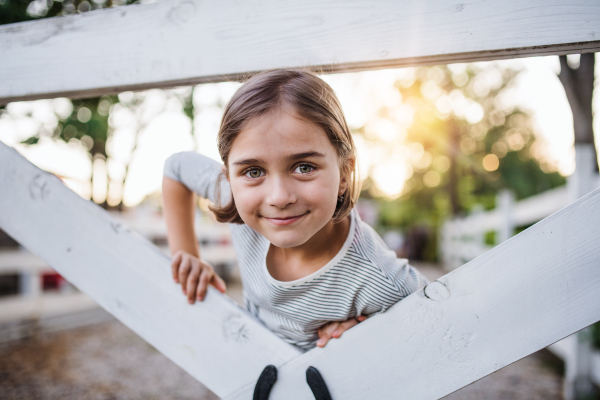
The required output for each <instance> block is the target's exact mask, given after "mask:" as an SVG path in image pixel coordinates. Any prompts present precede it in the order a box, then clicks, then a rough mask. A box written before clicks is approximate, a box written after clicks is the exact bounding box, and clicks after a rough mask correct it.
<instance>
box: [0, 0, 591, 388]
mask: <svg viewBox="0 0 600 400" xmlns="http://www.w3.org/2000/svg"><path fill="white" fill-rule="evenodd" d="M134 3H138V2H137V1H136V2H131V1H128V0H127V1H125V0H122V1H111V0H105V1H90V2H88V1H86V0H84V1H79V0H63V1H52V0H35V1H29V0H23V1H22V0H0V24H9V23H15V22H22V21H27V20H34V19H39V18H48V17H57V16H61V15H69V14H73V13H82V12H87V11H91V10H96V9H101V8H107V7H118V6H125V5H128V4H134ZM142 3H143V2H142ZM56 57H60V54H57V55H56ZM599 64H600V63H595V55H593V54H591V55H590V54H588V55H583V56H579V55H570V56H566V57H564V56H563V57H558V56H551V57H536V58H522V59H514V60H506V61H495V62H478V63H468V64H452V65H440V66H428V67H415V68H401V69H389V70H379V71H368V72H359V73H345V74H334V75H323V76H322V78H323V79H324V80H325V81H326V82H328V83H329V84H330V85H331V86H332V87H333V89H334V90H335V92H336V93H337V95H338V97H339V99H340V101H341V103H342V106H343V108H344V112H345V115H346V118H347V121H348V124H349V125H350V127H351V129H352V132H353V136H354V140H355V143H356V146H357V148H358V159H359V176H360V180H361V181H362V188H363V190H362V193H361V198H360V201H359V203H358V205H357V209H358V211H359V213H360V214H361V216H362V218H363V220H365V221H366V222H368V223H369V224H370V225H372V226H373V227H374V228H376V229H377V231H378V232H379V233H380V234H381V236H382V237H383V238H384V240H385V241H386V243H387V244H388V246H389V247H390V248H391V249H393V250H394V251H396V253H397V254H398V256H399V257H406V258H409V260H410V261H411V263H413V264H415V265H416V266H417V267H418V268H420V269H421V270H422V271H423V273H425V274H426V275H427V276H428V277H429V278H430V279H436V278H437V277H439V276H441V275H443V274H445V273H447V272H449V271H451V270H453V269H455V268H457V267H459V266H460V265H462V264H464V263H466V262H468V261H470V260H471V259H473V258H475V257H477V256H478V255H480V254H482V253H484V252H485V251H487V250H489V249H490V248H492V247H494V246H495V245H497V244H499V243H501V242H502V241H504V240H506V239H508V238H510V237H511V236H513V235H514V234H517V233H519V232H521V231H523V230H524V229H526V228H528V227H529V226H531V225H533V224H534V223H536V222H537V221H539V220H541V219H542V218H544V217H546V216H548V215H550V214H551V213H553V212H555V211H557V210H559V209H560V208H562V207H564V206H566V205H567V204H569V203H570V202H571V201H573V200H574V194H573V190H574V189H573V188H572V186H573V184H570V183H569V182H570V181H572V180H573V179H572V177H573V176H574V174H575V172H576V164H577V167H578V168H577V170H578V171H579V170H582V169H587V170H589V171H593V172H597V169H598V163H597V153H596V152H595V147H594V138H593V135H592V129H591V127H595V128H596V129H595V131H599V127H598V126H597V124H599V123H600V121H599V120H598V119H596V120H595V121H594V120H593V117H592V116H593V114H592V110H597V109H598V107H599V106H600V104H599V101H598V99H597V98H595V99H594V101H593V100H592V90H593V88H594V73H593V72H594V70H595V69H598V68H600V66H599ZM590 68H591V71H592V72H591V75H590V73H589V71H590ZM586 71H587V72H586ZM40 73H43V71H40ZM66 73H68V72H67V71H66ZM596 76H600V75H598V74H596ZM239 86H240V83H239V82H224V83H215V84H201V85H196V86H185V87H177V88H172V89H167V90H162V89H153V90H146V91H140V92H122V93H119V94H117V95H111V96H102V97H98V98H88V99H67V98H56V99H47V100H37V101H28V102H14V103H9V104H7V105H5V106H0V140H1V141H2V142H4V143H5V144H7V145H9V146H12V147H14V148H16V149H17V150H18V151H19V152H20V153H21V154H23V155H24V156H25V157H26V158H27V159H29V160H30V161H31V162H32V163H34V164H35V165H37V166H38V167H40V168H41V169H43V170H45V171H48V172H50V173H53V174H55V175H57V176H58V177H59V178H60V179H61V180H62V181H63V182H64V183H65V184H66V185H67V186H68V187H69V188H71V189H72V190H73V191H74V192H76V193H78V194H79V195H80V196H81V197H83V198H85V199H87V200H90V201H93V202H95V203H96V204H98V205H99V206H101V207H102V208H104V209H106V210H107V211H108V212H110V213H111V214H112V215H113V216H114V217H115V218H117V219H119V220H121V221H122V222H123V223H125V224H126V225H128V226H130V227H131V228H133V229H134V230H136V231H138V232H139V233H140V234H142V235H143V236H145V237H146V238H148V239H149V240H151V241H152V242H153V243H154V244H156V245H157V246H159V248H161V249H162V250H163V251H165V252H166V253H167V254H168V247H167V241H166V226H165V223H164V220H163V218H162V214H161V210H162V205H161V194H160V185H161V180H162V168H163V163H164V161H165V160H166V158H167V157H168V156H169V155H171V154H173V153H175V152H178V151H183V150H194V151H197V152H199V153H202V154H204V155H207V156H209V157H212V158H214V159H216V160H219V161H220V157H219V154H218V151H217V147H216V134H217V131H218V127H219V123H220V118H221V115H222V112H223V108H224V106H225V104H226V103H227V101H228V100H229V99H230V97H231V96H232V95H233V93H234V92H235V91H236V90H237V88H238V87H239ZM588 93H589V95H587V94H588ZM586 102H588V103H589V104H588V103H586ZM588 108H589V112H588ZM573 115H576V116H577V118H575V120H574V118H573ZM578 124H579V126H578ZM582 124H587V125H586V126H589V127H590V129H588V130H587V132H588V133H587V134H584V135H581V134H579V133H575V132H579V131H580V130H581V125H582ZM586 135H587V136H586ZM576 145H578V146H579V147H577V146H576ZM576 147H577V148H578V149H581V151H580V150H578V155H577V157H576V152H575V148H576ZM576 158H577V163H576ZM584 172H585V171H584ZM595 185H596V186H595V187H598V186H600V181H599V182H596V183H595ZM575 198H576V197H575ZM198 205H199V207H198V212H197V215H196V231H197V235H198V240H199V242H200V245H201V252H202V254H203V257H204V258H205V259H206V260H207V261H208V262H210V263H211V264H212V265H213V266H215V269H216V270H217V272H218V273H219V274H220V275H221V276H222V277H224V278H225V279H226V281H227V282H228V295H230V296H231V297H232V298H234V299H235V300H236V301H241V296H242V295H241V284H240V282H239V273H238V271H237V264H236V259H235V253H234V251H233V248H232V245H231V240H230V236H229V231H228V229H227V227H226V226H223V225H220V224H217V223H216V222H215V221H214V218H213V217H212V215H211V214H210V213H209V212H208V208H207V207H208V203H206V202H205V201H203V200H200V201H199V204H198ZM184 300H185V299H184V298H183V297H182V301H184ZM588 342H589V343H590V346H591V348H592V349H593V350H590V351H592V352H593V353H594V354H595V357H597V358H594V360H596V361H594V362H596V363H597V365H596V367H595V368H596V370H594V372H593V374H592V375H593V376H594V377H595V378H594V379H596V381H595V384H596V385H600V356H598V355H599V354H600V353H599V350H598V349H600V329H598V327H594V328H593V329H590V330H589V331H588ZM565 348H566V347H565V346H563V347H560V346H558V347H556V348H553V349H551V350H550V351H548V350H543V351H541V352H539V353H536V354H534V355H532V356H529V357H527V358H525V359H523V360H521V361H519V362H517V363H515V364H513V365H511V366H509V367H506V368H504V369H502V370H500V371H498V372H497V373H495V374H493V375H491V376H489V377H486V378H484V379H483V380H481V381H479V382H476V383H475V384H473V385H470V386H468V387H467V388H465V389H463V390H461V391H459V392H456V393H454V394H452V395H450V396H448V397H447V398H451V399H463V398H464V399H470V398H473V399H475V398H477V399H481V398H486V399H488V398H489V399H496V398H498V399H562V398H563V378H564V375H565V371H566V370H568V368H569V367H568V365H566V364H565V360H566V359H567V358H568V354H567V350H565ZM594 374H596V375H594ZM0 392H2V393H3V395H2V396H1V397H2V398H11V399H12V398H14V399H16V398H81V397H85V398H115V399H121V398H123V399H124V398H142V397H143V398H165V397H168V398H196V399H197V398H207V399H208V398H217V397H216V396H215V395H214V394H212V393H210V392H209V391H208V390H207V389H206V388H204V387H203V386H202V385H201V384H200V383H198V382H196V381H195V380H194V379H193V378H191V377H190V376H188V375H187V373H185V372H184V371H182V370H180V369H179V368H178V367H177V366H175V365H174V364H173V363H171V362H170V361H169V360H168V359H166V358H165V357H164V356H162V355H161V354H160V353H158V352H157V351H156V350H154V349H153V348H152V347H151V346H150V345H148V344H147V343H145V342H144V341H143V340H142V339H140V338H139V337H137V335H135V334H134V333H133V332H131V331H130V330H128V328H126V327H124V326H123V325H121V324H120V323H119V322H118V321H116V320H114V319H113V317H111V316H110V315H109V314H108V313H106V312H105V311H103V310H102V309H101V308H99V307H98V306H97V305H96V303H95V302H94V301H93V300H91V299H90V298H89V297H87V296H86V295H85V294H83V293H81V292H79V291H78V290H77V288H75V287H73V286H72V285H70V284H69V283H68V282H67V281H66V280H64V279H63V278H62V277H61V276H60V275H59V274H57V273H56V272H55V271H53V270H52V268H51V266H49V265H47V264H46V263H45V262H44V261H43V260H40V259H38V258H37V257H35V256H34V255H32V254H30V253H28V252H27V251H26V249H24V248H22V247H21V246H19V244H18V243H16V242H15V241H14V240H12V239H11V238H10V237H9V236H8V235H7V234H5V233H4V232H2V231H0ZM590 398H594V397H590ZM596 398H598V397H597V396H596Z"/></svg>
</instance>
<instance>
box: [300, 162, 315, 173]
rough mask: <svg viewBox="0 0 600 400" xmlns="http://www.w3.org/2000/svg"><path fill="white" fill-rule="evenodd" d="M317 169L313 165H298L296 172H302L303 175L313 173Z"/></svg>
mask: <svg viewBox="0 0 600 400" xmlns="http://www.w3.org/2000/svg"><path fill="white" fill-rule="evenodd" d="M314 169H315V168H314V167H313V166H312V165H308V164H302V165H298V166H297V167H296V170H297V171H298V172H300V173H301V174H308V173H310V172H313V170H314Z"/></svg>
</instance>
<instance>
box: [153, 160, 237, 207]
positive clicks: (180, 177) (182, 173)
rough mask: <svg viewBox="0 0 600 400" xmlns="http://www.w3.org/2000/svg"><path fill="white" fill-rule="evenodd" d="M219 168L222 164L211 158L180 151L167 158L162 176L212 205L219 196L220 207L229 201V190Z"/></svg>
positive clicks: (227, 183)
mask: <svg viewBox="0 0 600 400" xmlns="http://www.w3.org/2000/svg"><path fill="white" fill-rule="evenodd" d="M221 167H222V164H221V163H220V162H218V161H215V160H213V159H212V158H209V157H206V156H204V155H202V154H199V153H196V152H194V151H182V152H180V153H175V154H173V155H171V156H169V158H167V160H166V161H165V165H164V169H163V174H164V176H166V177H167V178H169V179H172V180H174V181H177V182H180V183H182V184H183V185H185V186H186V187H187V188H188V189H190V190H191V191H192V192H194V193H196V194H197V195H198V196H200V197H202V198H205V199H208V200H210V201H212V202H213V203H216V201H215V200H216V199H217V196H219V195H220V200H221V205H225V204H228V203H229V201H230V198H231V189H230V186H229V182H228V181H227V179H226V178H225V175H224V174H222V169H221ZM218 181H220V185H219V186H220V187H219V188H217V182H218ZM217 189H220V190H219V192H220V193H217Z"/></svg>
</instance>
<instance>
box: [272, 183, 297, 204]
mask: <svg viewBox="0 0 600 400" xmlns="http://www.w3.org/2000/svg"><path fill="white" fill-rule="evenodd" d="M267 190H268V192H267V197H266V201H267V204H268V205H270V206H274V207H277V208H285V207H286V206H287V205H289V204H293V203H295V202H296V200H298V197H297V196H296V193H295V191H294V188H293V185H292V184H291V183H290V182H288V181H287V180H286V179H282V178H277V177H275V178H272V180H271V185H269V187H268V189H267Z"/></svg>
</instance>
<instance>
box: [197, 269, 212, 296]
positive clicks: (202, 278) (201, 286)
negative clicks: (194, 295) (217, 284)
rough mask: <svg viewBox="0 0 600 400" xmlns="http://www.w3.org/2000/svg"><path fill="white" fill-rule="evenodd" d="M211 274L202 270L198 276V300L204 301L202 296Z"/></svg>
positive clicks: (204, 294) (209, 271) (210, 271)
mask: <svg viewBox="0 0 600 400" xmlns="http://www.w3.org/2000/svg"><path fill="white" fill-rule="evenodd" d="M212 275H213V272H212V270H210V269H208V268H203V269H202V274H201V275H200V281H199V282H198V300H199V301H202V300H204V296H206V290H207V289H208V282H210V280H211V279H212Z"/></svg>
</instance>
